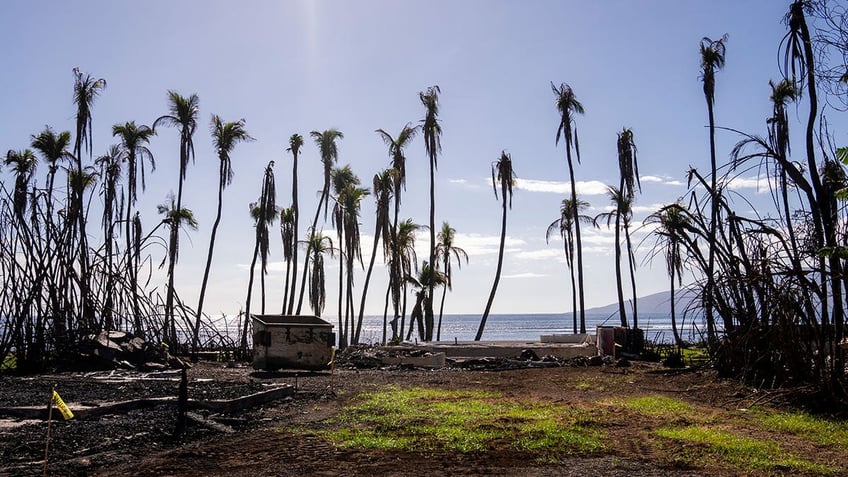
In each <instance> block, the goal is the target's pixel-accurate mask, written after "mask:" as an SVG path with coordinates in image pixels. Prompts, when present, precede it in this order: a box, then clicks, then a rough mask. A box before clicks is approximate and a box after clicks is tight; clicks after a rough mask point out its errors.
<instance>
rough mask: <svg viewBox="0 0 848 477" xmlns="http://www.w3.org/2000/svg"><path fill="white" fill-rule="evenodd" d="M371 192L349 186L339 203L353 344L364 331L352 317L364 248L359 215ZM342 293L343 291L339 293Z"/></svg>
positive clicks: (349, 334)
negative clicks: (356, 273) (356, 262)
mask: <svg viewBox="0 0 848 477" xmlns="http://www.w3.org/2000/svg"><path fill="white" fill-rule="evenodd" d="M369 193H370V192H369V191H368V189H367V188H364V187H356V186H355V185H353V184H351V185H348V186H347V187H346V188H345V189H344V190H343V191H342V193H341V194H340V197H339V202H340V203H341V209H342V216H341V219H342V222H343V224H344V241H345V250H347V254H346V255H345V258H346V263H345V269H346V270H347V282H346V285H345V287H346V289H347V306H346V307H345V328H347V331H345V338H348V341H350V342H351V343H353V344H356V343H358V341H359V332H360V330H361V329H362V322H361V321H358V322H357V323H356V325H354V323H353V321H352V319H351V315H353V261H354V260H359V265H360V266H362V265H363V263H362V247H361V241H360V234H359V213H360V205H361V203H362V199H364V198H365V197H366V196H368V194H369ZM339 293H341V291H340V292H339Z"/></svg>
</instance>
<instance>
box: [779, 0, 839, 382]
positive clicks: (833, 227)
mask: <svg viewBox="0 0 848 477" xmlns="http://www.w3.org/2000/svg"><path fill="white" fill-rule="evenodd" d="M812 7H813V2H811V0H794V1H793V2H792V4H791V5H790V6H789V12H788V13H787V14H786V17H785V22H786V24H787V26H788V27H789V31H788V32H787V33H786V35H785V36H784V38H783V40H782V42H781V46H783V47H784V48H785V49H784V63H783V74H784V76H785V77H787V78H788V79H791V80H792V82H793V83H795V84H796V85H797V86H798V88H799V89H801V90H803V89H806V91H807V99H808V101H809V105H810V107H809V111H808V113H807V128H806V131H805V136H804V139H805V146H806V148H805V149H806V153H807V169H808V172H809V174H810V182H811V183H812V185H813V190H814V191H815V195H816V200H817V204H816V206H815V207H812V210H811V213H812V216H813V221H814V222H815V223H816V232H817V237H816V238H817V239H818V240H819V242H821V239H822V238H823V239H824V245H825V246H826V247H828V248H830V249H833V248H834V247H837V246H838V245H839V244H838V243H837V228H838V227H837V222H838V221H837V220H836V217H837V204H836V200H835V197H834V195H833V193H832V192H829V191H828V190H827V187H826V186H825V184H824V183H823V181H822V178H821V176H820V174H819V166H818V164H817V163H816V157H815V128H816V117H817V116H818V114H819V107H818V90H817V88H816V74H817V69H816V58H815V53H814V51H813V38H812V34H811V33H810V29H809V26H808V25H807V19H806V14H805V10H807V11H808V10H810V9H811V8H812ZM790 76H791V78H790ZM804 80H806V81H804ZM805 83H806V84H805ZM825 161H826V162H825V164H824V167H823V169H824V170H828V169H835V168H832V167H831V166H833V165H832V164H830V163H829V160H828V159H826V160H825ZM819 260H820V261H819V268H820V269H821V282H822V286H823V287H824V286H825V285H826V281H827V274H828V270H825V266H824V263H825V262H824V260H825V259H824V257H821V258H820V259H819ZM827 260H828V265H829V268H830V270H829V277H830V295H831V296H832V297H835V298H834V299H833V316H832V321H833V326H834V329H835V331H836V333H835V334H834V335H833V339H834V341H833V343H839V342H841V341H842V337H843V335H844V330H843V325H844V319H845V317H844V304H843V300H841V299H839V297H842V296H843V295H844V293H843V290H842V281H841V280H839V279H835V278H833V277H841V276H843V272H842V265H843V264H842V262H841V261H840V260H839V258H838V257H837V256H836V255H835V254H830V256H829V257H828V258H827ZM821 296H822V300H821V302H822V303H821V308H822V324H823V325H826V324H827V323H826V321H827V320H828V299H827V293H822V294H821ZM843 369H844V362H843V355H842V354H841V353H836V354H835V356H834V360H833V367H832V370H833V373H834V375H839V376H841V375H842V373H843Z"/></svg>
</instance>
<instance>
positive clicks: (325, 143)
mask: <svg viewBox="0 0 848 477" xmlns="http://www.w3.org/2000/svg"><path fill="white" fill-rule="evenodd" d="M309 134H310V135H311V136H312V139H313V140H314V141H315V144H316V145H317V146H318V150H319V152H320V153H321V164H322V165H323V167H324V186H323V187H322V188H321V197H320V198H319V199H318V208H317V209H315V217H314V218H313V219H312V227H310V228H309V233H310V234H315V233H318V232H317V228H318V217H320V216H321V208H322V207H323V208H324V216H325V219H326V215H327V207H328V205H327V204H328V202H329V197H330V178H331V177H330V173H331V171H332V170H333V164H335V163H336V161H338V159H339V148H338V144H336V141H338V140H339V139H344V134H342V132H341V131H339V130H338V129H327V130H324V131H323V132H321V131H312V132H310V133H309ZM311 244H312V241H311V240H307V246H306V255H310V253H311V250H310V249H309V247H310V246H311ZM306 272H307V270H306V269H305V268H304V270H303V279H302V280H301V286H300V294H299V295H298V299H297V312H296V313H297V314H300V310H301V306H302V305H303V293H304V291H305V289H306Z"/></svg>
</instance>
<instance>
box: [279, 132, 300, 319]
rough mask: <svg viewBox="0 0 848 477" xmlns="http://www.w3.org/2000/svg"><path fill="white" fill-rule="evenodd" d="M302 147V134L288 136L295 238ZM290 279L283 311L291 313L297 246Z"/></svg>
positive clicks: (298, 219)
mask: <svg viewBox="0 0 848 477" xmlns="http://www.w3.org/2000/svg"><path fill="white" fill-rule="evenodd" d="M301 147H303V136H301V135H300V134H297V133H294V134H292V135H291V137H289V147H288V149H286V151H288V152H290V153H291V154H292V219H293V220H292V236H293V237H294V239H295V240H296V239H297V237H299V236H300V229H299V227H300V206H299V205H298V194H297V158H298V156H299V155H300V148H301ZM292 264H293V267H292V272H291V276H292V281H291V293H290V295H289V296H290V297H291V299H290V300H288V308H287V309H286V310H283V313H288V314H289V315H291V314H292V311H294V293H295V290H296V288H297V247H296V246H295V247H292Z"/></svg>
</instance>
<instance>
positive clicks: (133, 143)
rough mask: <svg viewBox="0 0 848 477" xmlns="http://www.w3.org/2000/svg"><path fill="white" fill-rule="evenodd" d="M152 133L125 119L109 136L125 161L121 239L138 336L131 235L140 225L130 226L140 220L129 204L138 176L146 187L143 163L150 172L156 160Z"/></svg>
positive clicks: (141, 330)
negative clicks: (116, 141)
mask: <svg viewBox="0 0 848 477" xmlns="http://www.w3.org/2000/svg"><path fill="white" fill-rule="evenodd" d="M155 134H156V132H155V131H154V130H153V129H151V128H149V127H147V126H145V125H143V124H142V125H141V126H136V124H135V121H129V122H126V123H124V124H115V125H114V126H112V136H113V137H115V136H117V137H120V138H121V146H122V147H123V148H124V157H125V159H126V161H127V166H126V171H127V177H126V189H127V200H126V216H125V217H124V238H125V240H126V255H127V258H126V262H127V268H128V270H129V275H130V276H129V281H130V287H131V288H132V305H133V308H132V309H133V317H134V328H135V333H136V335H138V336H139V337H143V336H144V324H143V321H142V317H141V309H140V307H139V296H138V266H139V250H138V248H137V247H135V246H133V245H134V244H133V242H134V240H133V238H134V237H136V236H140V235H141V227H140V226H139V227H138V229H136V230H135V233H133V230H132V227H133V225H135V224H138V223H139V222H140V221H137V220H133V207H134V206H135V204H136V201H137V200H138V180H139V178H140V179H141V190H142V191H143V190H144V189H145V187H146V184H145V174H144V162H145V160H147V162H149V163H150V169H151V171H153V170H156V161H155V159H154V158H153V153H152V152H150V149H148V147H147V145H148V144H150V138H151V137H153V136H154V135H155Z"/></svg>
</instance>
